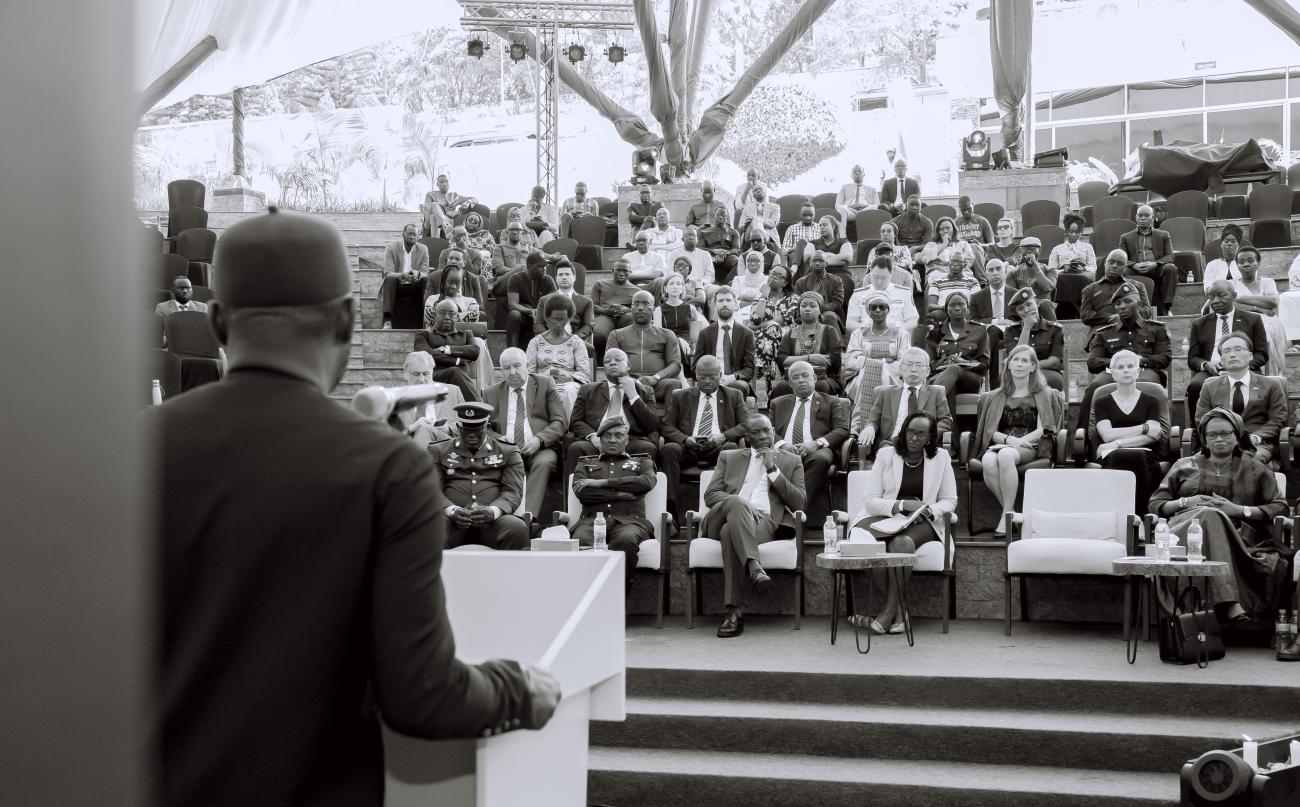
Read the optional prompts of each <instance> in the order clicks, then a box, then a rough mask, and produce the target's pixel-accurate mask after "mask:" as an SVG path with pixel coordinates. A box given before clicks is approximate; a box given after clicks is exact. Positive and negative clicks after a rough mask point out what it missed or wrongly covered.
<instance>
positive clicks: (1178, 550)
mask: <svg viewBox="0 0 1300 807" xmlns="http://www.w3.org/2000/svg"><path fill="white" fill-rule="evenodd" d="M1142 554H1143V555H1145V556H1146V557H1148V558H1154V557H1155V556H1156V554H1157V553H1156V545H1155V544H1143V545H1142ZM1169 557H1170V558H1185V557H1187V546H1186V545H1185V544H1177V545H1175V546H1171V547H1169Z"/></svg>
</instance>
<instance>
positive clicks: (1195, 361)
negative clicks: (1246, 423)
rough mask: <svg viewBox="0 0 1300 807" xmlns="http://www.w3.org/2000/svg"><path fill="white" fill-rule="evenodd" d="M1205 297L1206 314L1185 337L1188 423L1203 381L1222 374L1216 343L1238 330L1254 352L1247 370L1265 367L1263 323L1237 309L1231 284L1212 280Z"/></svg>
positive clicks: (1191, 418) (1266, 345)
mask: <svg viewBox="0 0 1300 807" xmlns="http://www.w3.org/2000/svg"><path fill="white" fill-rule="evenodd" d="M1206 298H1207V301H1208V304H1209V307H1210V312H1209V313H1208V314H1203V315H1202V316H1200V317H1197V318H1196V319H1195V320H1193V321H1192V330H1191V333H1190V334H1188V338H1187V368H1188V369H1189V370H1191V371H1192V378H1191V380H1190V381H1188V382H1187V396H1186V399H1187V416H1188V420H1189V422H1191V423H1195V422H1196V418H1195V414H1196V410H1197V406H1196V401H1197V399H1198V398H1199V397H1200V394H1201V386H1202V385H1203V384H1205V381H1206V379H1209V378H1212V377H1214V376H1217V375H1219V374H1220V373H1222V372H1223V361H1222V358H1221V357H1220V355H1219V341H1220V340H1222V339H1224V338H1225V337H1227V336H1228V334H1230V333H1233V332H1234V331H1240V332H1241V333H1244V334H1246V336H1248V337H1249V338H1250V341H1251V344H1252V345H1253V346H1254V349H1255V350H1254V354H1253V355H1252V357H1251V359H1250V368H1249V369H1251V370H1261V369H1263V367H1264V366H1265V365H1266V364H1268V335H1267V334H1265V333H1264V322H1263V320H1261V319H1260V318H1259V316H1258V315H1256V314H1252V313H1250V312H1249V311H1241V310H1238V309H1237V305H1236V302H1237V290H1236V289H1234V288H1233V287H1232V282H1231V281H1229V280H1216V281H1215V282H1214V283H1212V284H1210V287H1209V289H1208V290H1207V292H1206ZM1237 414H1241V413H1240V412H1238V413H1237Z"/></svg>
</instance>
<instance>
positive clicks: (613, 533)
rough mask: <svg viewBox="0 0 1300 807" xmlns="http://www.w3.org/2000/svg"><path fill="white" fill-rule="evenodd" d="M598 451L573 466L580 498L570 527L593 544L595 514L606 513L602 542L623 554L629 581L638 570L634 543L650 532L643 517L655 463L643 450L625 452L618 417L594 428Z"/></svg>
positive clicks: (625, 432) (584, 541)
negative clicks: (577, 513)
mask: <svg viewBox="0 0 1300 807" xmlns="http://www.w3.org/2000/svg"><path fill="white" fill-rule="evenodd" d="M596 436H597V437H598V438H599V439H600V454H599V455H598V456H587V457H582V458H581V459H580V460H579V461H578V465H577V467H576V468H575V469H574V471H573V495H574V496H576V497H578V501H580V502H582V516H581V517H580V518H579V519H578V523H576V524H574V525H573V527H572V534H573V537H574V538H577V539H578V542H579V543H580V544H581V545H582V546H591V545H592V542H593V540H594V533H593V525H594V524H595V521H596V514H597V513H604V514H605V541H606V543H607V544H608V545H609V548H610V551H612V552H622V553H623V554H625V555H626V556H627V563H626V564H624V566H623V571H624V574H625V575H626V576H627V582H628V583H629V584H630V583H631V582H632V576H633V573H634V572H635V571H636V559H637V547H638V546H640V544H641V542H642V541H646V540H649V539H650V538H652V537H654V527H653V526H652V525H651V524H650V522H649V521H647V520H646V517H645V495H646V494H647V493H649V492H650V491H651V490H653V489H654V486H655V464H654V461H653V460H651V459H650V458H649V457H647V456H646V455H644V454H637V455H635V456H633V455H630V454H628V453H627V438H628V425H627V421H626V420H624V419H623V418H622V417H612V418H609V419H608V420H605V421H604V422H602V423H601V424H600V426H599V427H598V428H597V429H596Z"/></svg>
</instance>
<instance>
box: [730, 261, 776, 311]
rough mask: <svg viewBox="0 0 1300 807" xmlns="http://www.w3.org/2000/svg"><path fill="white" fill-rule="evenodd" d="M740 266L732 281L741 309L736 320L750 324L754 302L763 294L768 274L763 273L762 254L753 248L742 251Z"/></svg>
mask: <svg viewBox="0 0 1300 807" xmlns="http://www.w3.org/2000/svg"><path fill="white" fill-rule="evenodd" d="M740 267H741V268H740V272H739V273H738V274H737V275H736V278H735V280H732V281H731V290H732V291H733V292H735V294H736V303H737V304H738V305H739V306H740V310H739V311H737V312H736V320H737V322H739V323H740V324H741V325H748V324H749V317H750V315H751V313H752V312H753V304H754V302H755V301H757V300H759V299H760V298H761V297H762V296H763V291H764V289H765V288H766V286H767V275H766V274H764V273H763V256H762V254H760V253H758V252H755V251H754V250H752V249H751V250H750V251H748V252H743V253H741V255H740ZM772 268H773V269H775V268H776V267H775V266H773V267H772Z"/></svg>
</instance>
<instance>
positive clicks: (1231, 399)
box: [1192, 312, 1286, 463]
mask: <svg viewBox="0 0 1300 807" xmlns="http://www.w3.org/2000/svg"><path fill="white" fill-rule="evenodd" d="M1239 313H1242V312H1239ZM1257 344H1259V343H1258V342H1254V341H1253V339H1252V337H1251V336H1249V335H1248V334H1244V333H1242V332H1241V331H1234V332H1232V333H1230V334H1228V335H1227V336H1225V337H1224V338H1223V339H1220V340H1219V354H1220V356H1221V357H1222V365H1223V366H1222V372H1221V373H1220V374H1219V375H1216V376H1214V377H1213V378H1211V379H1210V380H1208V381H1206V382H1205V386H1203V387H1201V396H1200V401H1199V402H1198V403H1197V404H1196V418H1195V419H1194V420H1193V421H1192V422H1193V423H1200V422H1201V418H1202V417H1204V416H1205V415H1206V413H1208V412H1209V411H1210V410H1211V409H1213V408H1215V407H1216V406H1221V407H1223V408H1224V409H1227V410H1228V411H1230V412H1235V413H1237V415H1238V416H1240V417H1241V421H1242V425H1244V426H1245V427H1246V431H1247V432H1248V433H1249V434H1250V442H1251V444H1252V445H1253V446H1254V447H1255V459H1257V460H1259V461H1260V462H1263V463H1268V462H1269V461H1270V460H1272V459H1273V455H1274V453H1275V452H1276V451H1277V441H1278V435H1280V434H1281V433H1282V428H1283V427H1284V426H1286V390H1285V389H1283V387H1282V385H1281V384H1280V383H1278V381H1277V379H1275V378H1269V377H1268V376H1264V375H1260V374H1259V373H1256V372H1252V370H1251V362H1252V361H1253V359H1252V356H1253V355H1254V350H1253V346H1254V345H1257Z"/></svg>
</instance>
